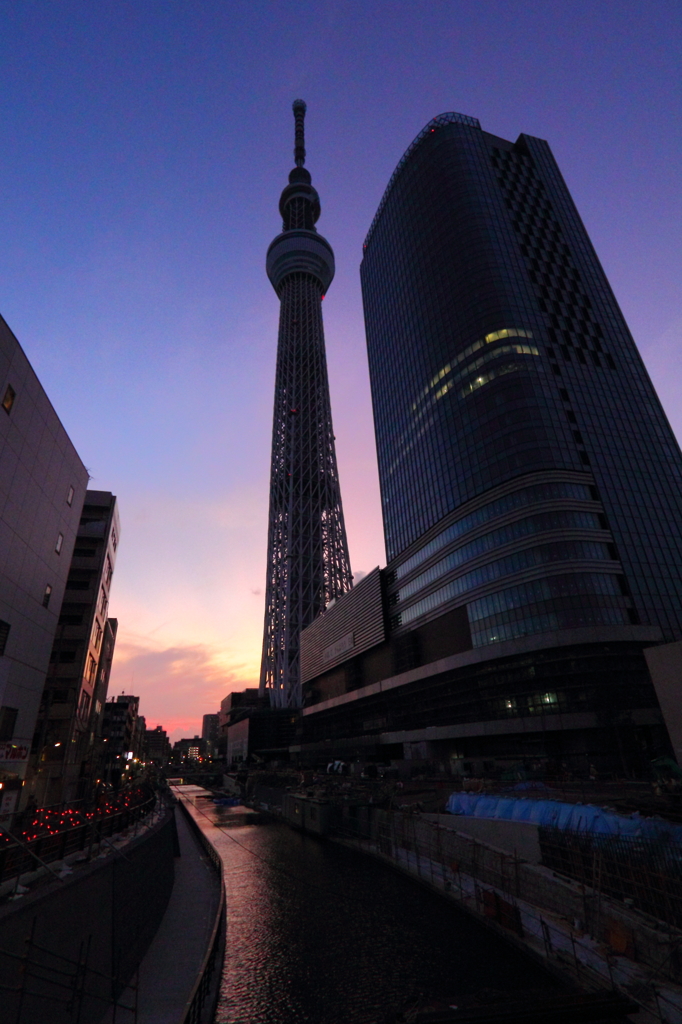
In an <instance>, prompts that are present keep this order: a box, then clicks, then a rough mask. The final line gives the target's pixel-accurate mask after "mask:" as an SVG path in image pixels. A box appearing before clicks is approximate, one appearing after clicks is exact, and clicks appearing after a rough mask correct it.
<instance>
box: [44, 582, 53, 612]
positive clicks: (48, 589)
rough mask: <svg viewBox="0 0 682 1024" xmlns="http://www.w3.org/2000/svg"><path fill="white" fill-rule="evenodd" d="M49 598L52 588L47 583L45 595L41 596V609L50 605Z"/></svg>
mask: <svg viewBox="0 0 682 1024" xmlns="http://www.w3.org/2000/svg"><path fill="white" fill-rule="evenodd" d="M51 597H52V587H51V585H50V584H49V583H48V584H47V586H46V587H45V593H44V594H43V608H47V606H48V605H49V603H50V598H51Z"/></svg>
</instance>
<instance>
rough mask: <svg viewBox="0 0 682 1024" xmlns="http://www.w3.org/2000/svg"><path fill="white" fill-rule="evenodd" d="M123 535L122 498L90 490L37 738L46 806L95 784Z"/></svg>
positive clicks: (33, 784) (36, 787)
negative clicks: (113, 593)
mask: <svg viewBox="0 0 682 1024" xmlns="http://www.w3.org/2000/svg"><path fill="white" fill-rule="evenodd" d="M120 534H121V528H120V523H119V517H118V508H117V502H116V497H115V496H114V495H113V494H111V493H110V492H109V491H88V492H87V494H86V496H85V502H84V504H83V508H82V512H81V518H80V523H79V526H78V535H77V539H76V544H75V546H74V548H73V557H72V559H71V567H70V569H69V575H68V579H67V583H66V589H65V591H64V600H63V602H62V606H61V612H60V616H59V624H58V628H57V634H56V637H55V640H54V644H53V647H52V653H51V656H50V667H49V671H48V673H47V677H46V679H45V681H44V682H45V686H44V693H43V700H42V703H41V707H40V713H39V717H38V722H37V725H36V731H35V737H34V746H33V753H32V765H31V769H32V770H31V781H30V789H31V793H32V795H33V798H34V799H35V800H36V801H37V802H38V804H39V805H45V804H53V803H58V802H61V801H72V800H75V799H79V798H82V797H85V796H88V795H89V794H90V793H91V790H92V787H93V785H94V782H95V780H94V779H93V778H92V773H93V768H94V761H93V756H94V751H95V746H96V739H97V737H98V736H99V734H100V731H101V716H102V712H103V707H104V700H105V698H106V687H107V686H108V680H109V674H110V671H111V661H112V658H113V651H114V644H115V637H116V632H115V627H114V626H113V625H112V624H111V623H110V624H109V626H108V627H107V623H108V621H109V620H108V619H107V612H108V608H109V595H110V592H111V583H112V578H113V574H114V566H115V564H116V551H117V547H118V542H119V538H120ZM113 621H114V620H111V622H113ZM105 634H106V643H105ZM100 662H101V671H100Z"/></svg>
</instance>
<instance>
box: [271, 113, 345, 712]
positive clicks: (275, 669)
mask: <svg viewBox="0 0 682 1024" xmlns="http://www.w3.org/2000/svg"><path fill="white" fill-rule="evenodd" d="M293 108H294V118H295V124H296V136H295V141H296V147H295V149H294V157H295V160H296V167H294V169H293V170H292V171H290V173H289V183H288V184H287V185H286V186H285V187H284V191H283V192H282V195H281V197H280V200H279V212H280V213H281V215H282V231H281V233H280V234H279V235H277V237H276V238H275V239H273V241H272V243H271V244H270V247H269V249H268V255H267V259H266V270H267V274H268V277H269V278H270V282H271V283H272V286H273V288H274V289H275V291H276V292H277V296H278V298H279V301H280V314H279V337H278V340H277V369H276V371H275V406H274V411H273V419H272V461H271V469H270V514H269V523H268V555H267V574H266V587H265V622H264V627H263V657H262V661H261V678H260V692H261V696H265V695H266V694H268V695H269V697H270V703H271V705H272V706H273V707H276V708H297V707H300V706H301V702H302V696H303V694H302V682H301V665H300V636H301V633H302V631H303V630H304V629H305V628H306V627H307V626H309V625H310V624H311V623H312V622H314V621H315V619H316V618H317V616H318V615H319V614H320V613H321V612H323V611H324V610H325V608H327V607H328V606H329V604H330V603H331V602H332V601H334V600H336V598H337V597H341V595H342V594H345V593H346V592H347V591H349V590H350V589H351V587H352V585H353V577H352V575H351V571H350V560H349V558H348V542H347V540H346V527H345V525H344V519H343V508H342V506H341V486H340V484H339V472H338V468H337V465H336V449H335V446H334V428H333V426H332V410H331V401H330V398H329V379H328V375H327V356H326V352H325V344H324V327H323V324H322V299H323V297H324V295H325V293H326V291H327V289H328V288H329V285H330V284H331V282H332V278H333V277H334V252H333V250H332V247H331V245H330V244H329V242H328V241H327V239H326V238H323V237H322V235H320V234H318V231H317V229H316V227H315V224H316V222H317V219H318V217H319V216H320V197H319V196H318V194H317V192H316V190H315V189H314V188H313V186H312V184H311V181H310V174H309V173H308V170H307V169H306V168H305V167H304V166H303V162H304V161H305V145H304V136H303V118H304V117H305V110H306V107H305V103H304V102H303V100H295V101H294V104H293Z"/></svg>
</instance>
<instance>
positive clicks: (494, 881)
mask: <svg viewBox="0 0 682 1024" xmlns="http://www.w3.org/2000/svg"><path fill="white" fill-rule="evenodd" d="M334 834H335V836H336V837H337V838H339V839H342V840H343V841H345V842H347V843H349V844H350V845H353V846H354V847H356V848H358V849H362V850H364V851H366V852H367V853H371V854H373V855H375V856H380V857H381V858H383V859H386V860H388V861H392V862H393V863H394V864H395V865H396V866H397V867H400V868H401V869H402V870H404V871H405V872H407V873H408V874H411V875H412V876H413V877H415V878H417V879H419V880H420V881H422V882H424V883H426V884H428V885H429V886H431V887H433V888H434V889H436V890H441V891H443V892H445V893H447V894H448V895H449V896H450V898H452V899H454V900H455V901H456V902H457V903H458V904H459V905H460V906H461V907H462V908H463V909H465V910H467V911H469V912H470V913H473V914H474V915H476V916H478V917H479V918H482V919H484V920H487V921H488V922H489V923H490V924H492V925H493V927H496V928H498V929H500V930H501V932H502V933H506V934H507V935H508V936H509V938H510V940H512V941H515V942H522V943H523V945H524V946H525V947H526V948H527V949H528V950H529V951H530V952H533V953H534V954H535V955H536V956H537V955H538V954H539V955H540V956H541V957H543V958H544V959H546V960H547V962H548V963H550V964H553V965H554V966H556V967H558V968H559V969H560V970H562V971H564V972H567V973H570V974H572V975H573V977H574V978H575V980H576V981H577V983H578V984H579V986H580V987H582V988H585V989H587V990H589V989H594V987H595V985H599V984H601V985H603V986H604V987H605V988H608V989H612V990H618V991H620V992H621V993H623V994H626V995H628V996H632V997H634V999H635V1001H636V1002H637V1003H638V1005H639V1006H640V1008H641V1009H642V1010H643V1011H644V1014H645V1015H644V1016H643V1017H642V1020H648V1021H656V1022H660V1024H679V1022H680V1020H682V994H680V989H679V987H678V986H676V985H675V984H674V983H671V982H669V980H668V971H667V966H668V965H667V964H666V962H665V959H664V956H662V957H661V963H660V965H659V966H658V968H657V967H656V966H653V965H648V964H644V963H635V962H634V961H633V960H631V959H629V952H630V951H629V950H627V949H624V950H623V951H622V952H623V954H624V955H623V956H620V955H618V954H617V953H616V952H615V950H614V949H612V948H610V947H609V945H608V944H607V943H604V942H602V941H599V940H598V939H597V938H596V937H595V936H593V935H591V934H589V932H585V931H582V929H581V928H580V927H576V926H575V925H571V924H570V923H569V922H568V921H566V922H565V923H563V924H561V923H560V921H559V919H558V917H557V912H558V913H559V914H560V913H561V908H555V911H554V912H551V911H549V912H545V911H543V909H542V903H540V904H539V905H538V901H539V900H540V899H541V898H542V896H543V895H545V894H541V893H540V892H539V891H537V890H535V888H534V880H533V879H532V878H529V877H528V872H527V871H526V870H525V869H526V868H527V867H528V865H525V864H524V863H523V861H521V860H520V858H518V857H516V856H514V855H512V854H506V853H504V852H503V851H501V850H497V849H494V848H492V847H488V846H486V845H485V844H483V843H480V842H477V841H476V840H475V839H473V838H471V837H468V836H465V835H462V834H461V833H457V832H454V831H452V830H451V829H447V828H443V827H441V826H439V825H438V824H437V823H433V822H430V821H428V820H426V819H424V818H421V816H420V815H418V814H403V813H397V812H386V811H383V812H382V811H379V812H377V813H376V814H375V815H374V816H372V817H371V818H368V819H366V820H364V821H358V822H355V823H353V822H350V821H348V820H347V819H346V820H345V821H344V823H343V826H341V827H336V828H335V830H334ZM564 910H565V908H564Z"/></svg>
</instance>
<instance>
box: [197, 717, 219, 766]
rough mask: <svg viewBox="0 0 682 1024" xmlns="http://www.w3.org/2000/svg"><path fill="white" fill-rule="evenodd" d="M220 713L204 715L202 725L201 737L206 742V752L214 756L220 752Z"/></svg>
mask: <svg viewBox="0 0 682 1024" xmlns="http://www.w3.org/2000/svg"><path fill="white" fill-rule="evenodd" d="M219 723H220V715H219V714H215V715H204V717H203V721H202V725H201V738H202V740H203V741H204V742H205V744H206V753H207V754H208V756H209V757H213V756H214V755H215V754H217V752H218V740H219V738H220V736H219V731H218V729H219Z"/></svg>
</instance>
